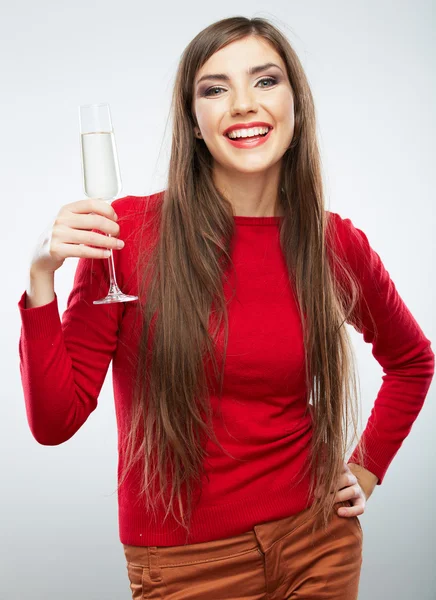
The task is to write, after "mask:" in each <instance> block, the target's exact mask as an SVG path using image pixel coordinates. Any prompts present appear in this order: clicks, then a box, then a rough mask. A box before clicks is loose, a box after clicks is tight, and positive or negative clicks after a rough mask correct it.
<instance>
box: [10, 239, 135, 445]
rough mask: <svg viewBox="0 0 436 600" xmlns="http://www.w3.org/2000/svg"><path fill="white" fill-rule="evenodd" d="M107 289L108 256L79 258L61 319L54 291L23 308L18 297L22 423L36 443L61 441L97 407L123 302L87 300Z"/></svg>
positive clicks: (101, 295)
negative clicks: (41, 302)
mask: <svg viewBox="0 0 436 600" xmlns="http://www.w3.org/2000/svg"><path fill="white" fill-rule="evenodd" d="M96 231H97V230H96ZM100 233H101V232H100ZM120 237H121V239H122V236H120ZM113 254H114V260H115V261H116V251H114V253H113ZM108 290H109V272H108V260H107V259H89V258H80V259H79V261H78V264H77V268H76V272H75V276H74V284H73V288H72V290H71V293H70V294H69V297H68V300H67V308H66V310H65V311H64V313H63V317H62V321H61V318H60V315H59V310H58V298H57V295H56V294H55V298H54V300H53V301H52V302H50V303H49V304H46V305H43V306H38V307H35V308H26V298H27V293H26V292H24V293H23V295H22V296H21V298H20V301H19V303H18V307H19V310H20V315H21V324H22V325H21V335H20V339H19V357H20V374H21V381H22V386H23V391H24V399H25V405H26V413H27V419H28V423H29V426H30V430H31V432H32V435H33V436H34V438H35V439H36V440H37V441H38V442H39V443H40V444H44V445H50V446H51V445H57V444H62V443H63V442H65V441H67V440H68V439H69V438H71V437H72V436H73V435H74V434H75V433H76V432H77V430H78V429H79V428H80V427H81V426H82V425H83V424H84V423H85V421H86V419H87V418H88V416H89V415H90V413H91V412H92V411H93V410H95V408H96V407H97V398H98V395H99V393H100V390H101V387H102V385H103V382H104V379H105V376H106V373H107V370H108V367H109V364H110V361H111V359H112V357H113V355H114V352H115V350H116V348H117V333H118V327H119V319H120V316H121V311H122V307H123V305H122V303H116V304H100V305H98V304H93V300H96V299H98V298H102V297H104V296H106V294H107V293H108Z"/></svg>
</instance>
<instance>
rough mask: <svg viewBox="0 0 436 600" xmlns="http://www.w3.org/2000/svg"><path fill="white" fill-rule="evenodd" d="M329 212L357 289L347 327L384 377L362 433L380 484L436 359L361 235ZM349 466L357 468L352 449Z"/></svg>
mask: <svg viewBox="0 0 436 600" xmlns="http://www.w3.org/2000/svg"><path fill="white" fill-rule="evenodd" d="M332 214H333V215H334V218H335V221H336V225H337V231H338V235H339V239H340V245H341V247H342V248H343V249H344V251H345V255H346V257H345V258H346V261H347V262H348V264H349V265H350V266H351V269H352V271H353V272H354V274H355V275H356V276H357V278H358V280H359V282H360V284H361V287H362V290H361V293H362V296H361V299H360V301H359V303H358V314H359V317H360V323H358V326H356V322H355V321H354V319H353V322H352V325H353V326H354V327H355V328H356V330H357V331H359V332H360V333H362V335H363V339H364V340H365V342H366V343H370V344H372V354H373V356H374V358H375V359H376V360H377V361H378V363H379V364H380V365H381V367H382V369H383V373H384V374H383V376H382V385H381V387H380V389H379V392H378V394H377V397H376V400H375V403H374V406H373V408H372V410H371V413H370V416H369V419H368V423H367V425H366V428H365V429H364V431H363V433H362V438H364V439H365V442H366V458H365V461H364V464H363V465H362V466H363V467H364V468H366V469H368V470H369V471H371V472H372V473H374V474H375V475H376V476H377V477H378V482H377V485H381V483H382V482H383V479H384V477H385V474H386V471H387V469H388V467H389V465H390V463H391V462H392V460H393V458H394V457H395V455H396V453H397V452H398V450H399V449H400V447H401V445H402V443H403V441H404V439H405V438H406V436H407V435H408V434H409V432H410V430H411V428H412V425H413V423H414V421H415V420H416V418H417V416H418V414H419V412H420V410H421V408H422V406H423V403H424V400H425V398H426V395H427V391H428V389H429V387H430V383H431V381H432V378H433V374H434V362H435V360H434V356H435V355H434V352H433V350H432V348H431V342H430V340H429V339H428V338H427V337H426V336H425V335H424V333H423V331H422V329H421V328H420V326H419V325H418V323H417V322H416V320H415V318H414V317H413V315H412V314H411V312H410V310H409V309H408V308H407V306H406V304H405V303H404V301H403V300H402V298H401V296H400V295H399V293H398V291H397V289H396V287H395V284H394V282H393V281H392V279H391V278H390V276H389V273H388V271H387V270H386V268H385V267H384V265H383V263H382V261H381V258H380V256H379V255H378V254H377V252H375V250H374V249H373V248H371V246H370V244H369V241H368V238H367V236H366V235H365V233H364V232H363V231H361V230H360V229H358V228H357V227H355V226H354V225H353V223H352V222H351V220H350V219H342V218H341V217H340V216H339V215H337V214H336V213H332ZM371 316H372V318H371ZM360 443H361V441H360V440H359V444H360ZM348 463H356V464H359V461H358V456H357V447H356V448H355V449H354V451H353V453H352V454H351V456H350V458H349V460H348Z"/></svg>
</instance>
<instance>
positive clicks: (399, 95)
mask: <svg viewBox="0 0 436 600" xmlns="http://www.w3.org/2000/svg"><path fill="white" fill-rule="evenodd" d="M432 4H434V3H432V2H430V1H423V0H421V1H417V0H413V1H412V0H408V1H397V2H395V3H392V2H388V1H387V0H377V1H375V0H371V1H368V0H365V1H362V0H360V1H357V2H353V3H350V2H345V1H330V2H327V3H326V2H321V1H313V0H311V1H308V0H305V1H304V2H303V1H301V2H289V0H287V1H284V0H270V1H269V2H268V3H266V2H258V1H255V2H253V1H250V2H246V1H235V0H232V1H229V0H222V1H221V2H219V3H218V5H216V6H215V5H214V3H204V2H196V1H191V2H183V3H181V4H178V3H175V2H174V4H169V3H152V4H148V3H145V2H139V1H132V0H130V1H124V2H122V3H119V2H115V1H114V0H106V1H105V2H102V1H97V2H94V3H88V2H84V1H83V0H77V1H76V2H74V3H68V4H67V3H59V2H54V1H49V0H41V1H40V2H38V3H31V2H30V1H24V2H23V1H22V2H17V3H14V4H12V3H11V2H9V3H6V2H4V3H2V6H1V12H0V22H1V24H2V28H1V36H0V57H1V58H0V61H1V63H2V68H1V73H2V77H1V92H2V93H1V112H0V119H1V129H0V133H1V157H0V158H1V162H0V164H1V182H2V190H1V197H2V202H1V207H2V215H1V224H2V231H1V233H2V238H3V242H2V244H1V252H0V256H1V275H2V290H1V293H0V298H1V299H0V302H1V315H2V338H3V343H2V356H1V392H0V393H1V403H0V411H1V414H0V444H1V448H0V460H1V467H2V468H1V473H2V478H1V494H0V498H1V500H0V502H1V512H0V519H1V522H0V539H1V540H2V543H1V546H0V579H1V584H0V599H1V600H24V598H32V599H33V600H55V599H56V600H57V599H58V598H62V599H63V600H70V599H71V600H73V599H77V598H83V599H84V600H102V598H105V599H110V600H112V599H114V600H127V599H128V598H130V597H131V595H130V590H129V583H128V579H127V573H126V568H125V559H124V554H123V549H122V546H121V543H120V541H119V538H118V522H117V504H116V494H115V493H114V491H115V487H116V460H117V457H116V429H115V427H116V425H115V413H114V405H113V394H112V388H111V369H110V370H109V373H108V376H107V378H106V381H105V384H104V387H103V389H102V392H101V395H100V398H99V406H98V408H97V410H96V411H95V412H94V413H93V414H92V415H91V416H90V418H89V419H88V421H87V422H86V424H85V425H84V426H83V427H82V429H81V430H79V432H78V433H77V434H76V435H75V436H74V437H73V438H72V439H71V440H69V441H68V442H67V443H65V444H63V445H61V446H57V447H44V446H41V445H39V444H38V443H37V442H36V441H35V440H34V439H33V437H32V435H31V433H30V430H29V428H28V425H27V420H26V414H25V407H24V398H23V392H22V388H21V381H20V374H19V360H18V338H19V333H20V319H19V312H18V307H17V302H18V300H19V297H20V296H21V294H22V292H23V291H24V289H25V288H26V286H27V274H28V268H29V264H30V257H31V254H32V251H33V248H34V246H35V244H36V241H37V239H38V237H39V235H40V234H41V232H42V231H43V230H44V228H45V227H46V226H47V224H48V223H50V221H52V220H53V219H54V217H55V215H56V214H57V212H58V210H59V209H60V207H61V206H62V205H64V204H66V203H69V202H73V201H75V200H79V199H82V198H84V194H83V191H82V186H81V170H80V162H79V137H78V105H79V104H87V103H94V102H95V103H97V102H109V103H110V106H111V109H112V116H113V122H114V128H115V135H116V140H117V146H118V153H119V159H120V164H121V174H122V179H123V183H124V188H123V191H122V193H121V196H124V195H127V194H132V195H145V194H150V193H152V192H154V191H157V190H159V189H162V187H163V186H164V185H165V176H166V168H167V163H168V156H169V140H170V130H171V123H170V122H167V118H168V110H169V103H170V96H171V90H172V85H173V81H174V75H175V70H176V66H177V63H178V60H179V57H180V55H181V52H182V50H183V49H184V48H185V46H186V45H187V44H188V42H189V41H190V40H191V39H192V38H193V37H194V36H195V35H196V34H197V33H198V32H199V31H200V30H201V29H203V28H204V27H205V26H207V25H208V24H210V23H211V22H213V21H215V20H217V19H221V18H224V17H228V16H234V15H237V14H242V15H244V16H249V17H253V16H263V17H267V18H270V19H272V20H273V22H275V24H276V25H278V26H279V27H280V28H281V29H282V31H284V33H285V34H286V35H287V36H288V37H289V39H290V41H291V43H292V44H293V45H294V47H295V49H296V50H297V52H298V54H299V56H300V58H301V60H302V62H303V65H304V68H305V70H306V72H307V75H308V77H309V80H310V83H311V86H312V91H313V94H314V98H315V102H316V109H317V115H318V124H319V139H320V145H321V151H322V159H323V169H324V178H325V185H326V198H327V207H328V208H330V209H331V210H333V211H335V212H339V214H340V215H341V216H343V217H349V218H351V219H352V221H353V223H354V224H355V225H356V226H357V227H359V228H361V229H363V231H365V233H366V234H367V235H368V238H369V241H370V243H371V245H372V246H373V248H374V249H375V250H376V251H377V252H378V253H379V254H380V256H381V258H382V260H383V262H384V264H385V266H386V268H387V269H388V271H389V273H390V275H391V277H392V278H393V280H394V282H395V284H396V286H397V289H398V291H399V292H400V294H401V296H402V298H403V299H404V301H405V302H406V304H407V305H408V307H409V308H410V310H411V311H412V313H413V314H414V316H415V318H416V319H417V320H418V322H419V324H420V325H421V327H422V328H423V330H424V332H425V334H426V335H427V337H429V338H430V339H431V340H436V331H435V327H434V318H433V311H434V306H435V302H436V297H435V280H434V259H435V252H434V230H435V226H436V223H435V215H434V206H433V205H434V201H435V194H434V165H435V151H434V148H435V145H434V139H435V134H436V129H435V113H434V106H435V73H436V69H435V56H436V53H435V41H434V29H435V27H434V26H435V23H434V12H433V10H432V9H434V6H432ZM205 7H207V10H205ZM265 9H268V10H265ZM76 264H77V259H69V260H68V261H66V263H65V264H64V265H63V267H62V269H60V270H59V271H58V272H57V274H56V278H55V287H56V292H57V294H58V297H59V306H60V310H61V311H62V312H63V310H64V309H65V306H66V300H67V296H68V294H69V291H70V289H71V285H72V280H73V275H74V270H75V267H76ZM351 335H352V336H353V341H354V343H355V350H356V354H357V358H358V366H359V373H360V384H361V391H362V404H363V415H362V416H363V424H365V423H366V420H367V418H368V416H369V412H370V410H371V407H372V404H373V402H374V399H375V397H376V394H377V391H378V389H379V387H380V385H381V376H382V369H381V367H380V366H379V364H378V363H377V362H376V361H375V360H374V358H373V357H372V354H371V346H370V345H367V344H365V342H364V341H363V338H361V336H359V334H357V332H355V331H354V329H352V328H351ZM434 401H435V393H434V386H433V387H432V388H431V389H430V391H429V394H428V396H427V400H426V403H425V405H424V407H423V409H422V412H421V414H420V416H419V417H418V420H417V421H416V423H415V425H414V427H413V428H412V431H411V433H410V435H409V437H408V438H407V440H406V441H405V442H404V444H403V446H402V448H401V449H400V451H399V453H398V454H397V456H396V458H395V459H394V461H393V463H392V464H391V466H390V468H389V472H388V474H387V476H386V478H385V480H384V483H383V485H382V486H378V487H377V488H376V490H375V491H374V493H373V495H372V497H371V498H370V500H369V502H368V503H367V506H366V511H365V513H364V515H362V516H361V517H360V518H361V523H362V525H363V529H364V562H363V569H362V579H361V588H360V590H361V591H360V596H359V598H360V600H369V599H371V600H390V599H391V598H392V599H393V598H395V599H396V600H406V599H407V600H408V599H409V598H411V597H415V598H419V599H420V600H431V599H434V598H435V597H436V581H435V569H434V563H433V564H432V561H434V556H435V547H434V539H435V538H436V525H435V522H436V521H435V516H434V512H435V507H434V498H435V482H434V473H435V472H436V460H435V456H436V454H435V452H434V441H433V440H434V437H433V428H434V424H435V422H436V420H435V416H436V411H435V403H434Z"/></svg>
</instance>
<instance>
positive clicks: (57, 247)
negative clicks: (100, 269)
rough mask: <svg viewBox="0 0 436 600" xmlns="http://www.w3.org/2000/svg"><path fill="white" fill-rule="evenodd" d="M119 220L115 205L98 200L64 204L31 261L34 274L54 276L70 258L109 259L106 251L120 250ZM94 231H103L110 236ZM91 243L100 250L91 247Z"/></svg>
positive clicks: (91, 199)
mask: <svg viewBox="0 0 436 600" xmlns="http://www.w3.org/2000/svg"><path fill="white" fill-rule="evenodd" d="M117 218H118V217H117V215H116V214H115V211H114V209H113V208H112V206H111V205H110V204H108V203H107V202H105V201H103V200H99V199H98V198H88V199H86V200H78V201H77V202H72V203H71V204H65V205H64V206H63V207H62V208H61V210H60V211H59V213H58V215H57V217H56V219H55V221H54V223H53V225H52V227H50V228H49V229H48V231H46V232H45V233H44V234H43V235H42V236H41V241H40V242H39V243H38V245H37V247H36V249H35V252H34V255H33V258H32V263H31V271H32V272H33V273H54V272H55V271H56V270H57V269H59V267H61V266H62V265H63V264H64V261H65V259H66V258H68V257H69V256H75V257H79V258H83V257H84V258H107V257H108V254H105V251H107V249H117V250H119V249H120V248H119V247H118V246H117V242H118V240H117V237H118V236H119V234H120V226H119V225H118V223H116V220H117ZM92 229H98V230H99V231H104V232H105V233H107V234H110V236H111V237H108V236H107V235H102V234H100V233H96V232H94V231H92ZM88 244H92V245H93V246H98V248H91V247H90V246H89V245H88ZM123 245H124V243H123Z"/></svg>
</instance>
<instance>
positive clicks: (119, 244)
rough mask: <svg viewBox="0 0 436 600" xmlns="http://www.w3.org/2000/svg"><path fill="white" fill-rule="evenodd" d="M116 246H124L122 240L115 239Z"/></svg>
mask: <svg viewBox="0 0 436 600" xmlns="http://www.w3.org/2000/svg"><path fill="white" fill-rule="evenodd" d="M117 248H124V242H123V240H117Z"/></svg>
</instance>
